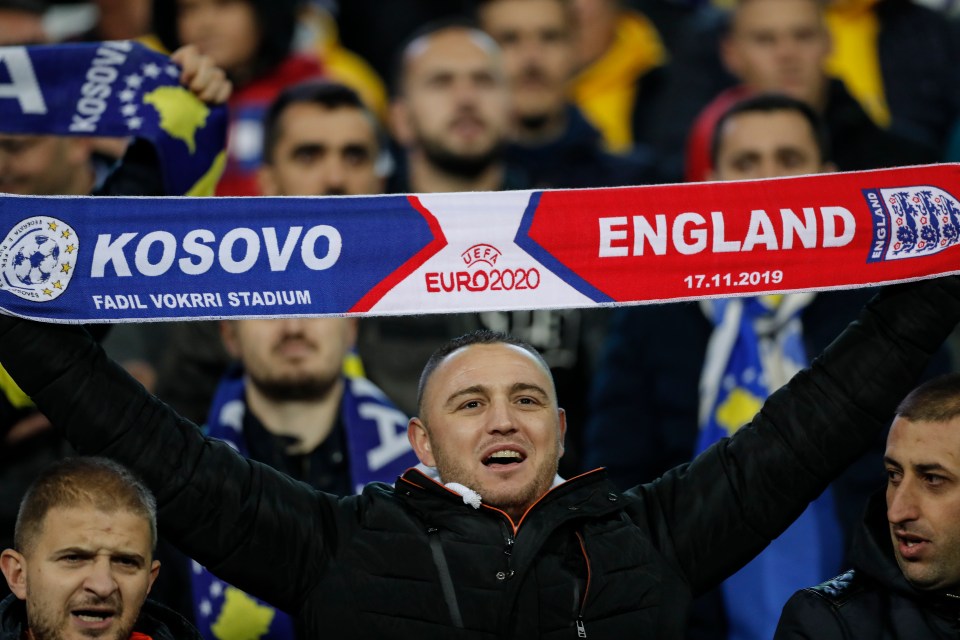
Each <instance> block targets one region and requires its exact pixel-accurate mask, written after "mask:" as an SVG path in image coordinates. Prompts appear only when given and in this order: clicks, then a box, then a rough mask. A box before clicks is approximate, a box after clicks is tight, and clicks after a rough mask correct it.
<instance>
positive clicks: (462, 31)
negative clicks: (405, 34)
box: [404, 27, 500, 78]
mask: <svg viewBox="0 0 960 640" xmlns="http://www.w3.org/2000/svg"><path fill="white" fill-rule="evenodd" d="M499 51H500V50H499V48H498V46H497V44H496V43H495V42H494V41H493V39H492V38H491V37H490V36H488V35H487V34H485V33H483V32H482V31H478V30H476V29H468V28H461V27H455V28H450V29H444V30H443V31H438V32H435V33H431V34H428V35H425V36H423V37H421V38H418V39H417V40H415V41H413V42H412V43H411V44H410V46H408V47H407V52H406V55H404V70H405V75H406V76H407V77H408V78H409V77H410V76H412V75H415V74H418V73H431V72H433V71H435V70H437V69H445V68H455V67H460V66H464V65H470V66H489V67H493V66H495V60H496V57H497V56H498V55H499Z"/></svg>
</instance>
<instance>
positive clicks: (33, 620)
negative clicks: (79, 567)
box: [25, 592, 136, 640]
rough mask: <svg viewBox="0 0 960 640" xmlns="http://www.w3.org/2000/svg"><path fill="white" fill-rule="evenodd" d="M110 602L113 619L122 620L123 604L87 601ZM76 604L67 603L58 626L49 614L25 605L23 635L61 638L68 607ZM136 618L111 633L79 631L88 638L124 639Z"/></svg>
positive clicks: (34, 639) (49, 639) (33, 639)
mask: <svg viewBox="0 0 960 640" xmlns="http://www.w3.org/2000/svg"><path fill="white" fill-rule="evenodd" d="M27 601H28V602H30V601H31V598H30V594H29V592H28V593H27ZM106 603H110V604H111V605H112V606H113V608H114V609H115V610H116V613H115V616H114V617H115V619H116V620H117V621H120V620H122V618H123V606H122V605H121V604H120V603H118V602H116V601H113V600H109V599H108V600H104V601H101V600H97V601H96V602H87V603H86V604H88V605H91V606H93V605H100V604H106ZM76 608H78V607H77V606H74V605H69V604H68V605H67V609H66V610H65V612H64V618H63V621H62V624H60V625H59V626H58V625H57V624H56V621H55V620H51V619H50V617H49V616H46V615H44V614H43V612H41V611H39V610H38V609H37V608H35V607H30V606H27V631H28V635H27V636H25V637H26V638H28V640H63V638H64V637H65V633H64V631H65V628H66V626H67V625H68V624H69V619H70V615H71V614H70V609H76ZM135 622H136V620H131V621H130V622H129V623H127V624H126V625H122V626H120V627H118V628H117V629H116V632H115V633H113V634H109V633H107V634H102V633H101V632H96V631H86V632H84V631H81V633H82V634H83V635H85V636H87V637H89V638H102V639H103V640H126V639H127V638H129V637H130V634H131V633H132V632H133V627H134V623H135Z"/></svg>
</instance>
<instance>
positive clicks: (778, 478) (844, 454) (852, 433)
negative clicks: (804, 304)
mask: <svg viewBox="0 0 960 640" xmlns="http://www.w3.org/2000/svg"><path fill="white" fill-rule="evenodd" d="M958 320H960V278H958V277H955V276H953V277H948V278H939V279H936V280H927V281H924V282H918V283H913V284H909V285H899V286H896V287H888V288H886V289H885V290H883V291H882V292H881V293H880V294H879V295H878V296H877V297H876V298H874V299H873V300H872V301H871V302H870V303H869V304H868V305H867V306H866V308H865V309H864V310H863V312H862V313H861V314H860V317H859V319H858V320H857V321H856V322H854V323H853V324H851V325H850V326H849V327H848V328H847V329H846V330H845V331H844V332H843V333H842V334H841V335H840V337H839V338H838V339H837V340H835V341H834V342H833V343H832V344H831V345H830V346H829V347H828V348H827V349H826V350H825V351H824V352H823V353H822V354H821V355H820V356H819V357H817V358H816V359H815V360H814V361H813V363H812V364H811V366H810V367H809V368H808V369H805V370H804V371H801V372H800V373H798V374H797V375H796V376H795V377H794V378H793V379H792V380H791V381H790V382H789V383H788V384H787V385H785V386H784V387H783V388H781V389H780V390H778V391H777V392H775V393H774V394H772V395H771V396H770V397H769V398H768V400H767V401H766V402H765V403H764V405H763V407H762V408H761V410H760V412H759V413H758V414H757V416H756V417H755V418H754V419H753V420H752V421H751V423H750V424H749V425H747V426H745V427H743V428H741V429H740V430H739V431H738V432H737V433H736V435H735V436H733V437H732V438H728V439H724V440H721V441H719V442H717V443H716V444H715V445H714V446H712V447H710V448H709V449H707V450H706V451H705V452H704V453H703V454H701V455H700V456H698V457H697V458H696V459H694V460H693V461H692V462H691V463H689V464H686V465H682V466H680V467H677V468H675V469H673V470H671V471H670V472H668V473H667V474H666V475H664V476H663V477H662V478H660V479H659V480H656V481H654V482H653V483H651V484H649V485H643V486H640V487H637V488H635V489H633V490H631V491H630V492H628V495H632V496H633V497H634V498H637V500H636V501H634V502H633V503H632V506H630V507H628V508H629V509H631V513H632V516H633V518H634V519H635V520H636V521H638V522H642V524H643V525H644V526H645V527H647V528H648V529H649V530H650V532H651V536H652V538H653V542H654V544H655V545H657V546H658V548H660V550H661V552H662V553H663V555H664V557H666V558H668V559H670V560H672V561H674V562H675V563H676V566H677V568H678V570H679V571H680V573H681V574H682V575H684V576H685V578H686V579H687V581H688V582H689V584H690V585H691V588H692V589H693V592H694V593H702V592H703V591H704V590H706V589H708V588H710V587H712V586H714V585H716V584H717V583H719V582H720V581H722V580H723V579H725V578H726V577H727V576H729V575H731V574H732V573H734V572H735V571H736V570H737V569H739V568H740V567H742V566H743V565H744V564H746V563H747V562H748V561H750V560H751V559H752V558H753V557H754V556H756V555H757V554H758V553H759V552H760V551H761V550H763V548H764V547H766V545H767V544H769V543H770V541H771V540H773V539H774V538H776V537H777V536H778V535H780V533H782V532H783V531H784V530H785V529H786V528H787V527H788V526H789V525H790V523H792V522H793V521H794V520H795V519H796V518H797V517H798V516H799V515H800V514H801V513H802V512H803V510H804V509H805V508H806V506H807V504H808V503H809V502H810V501H811V500H813V499H814V498H816V497H817V496H818V495H820V493H821V492H823V490H824V489H825V488H826V487H827V485H828V484H829V483H830V482H831V480H833V478H835V477H836V476H837V475H839V474H840V473H841V472H842V471H843V470H844V468H846V467H847V465H849V464H850V463H852V462H853V461H854V460H855V459H856V458H857V457H859V456H860V455H861V454H862V453H863V452H864V451H865V450H866V449H867V448H869V446H870V444H871V442H872V440H873V439H874V438H876V437H878V434H879V433H881V431H882V429H883V428H884V427H885V426H886V425H887V424H888V423H889V421H890V419H891V417H892V416H893V413H894V411H895V409H896V406H897V404H898V403H899V401H900V400H901V399H902V398H903V397H904V396H905V395H906V394H907V393H908V392H909V391H910V390H911V389H912V388H913V386H914V385H915V384H916V380H917V379H918V377H919V376H920V374H921V372H922V371H923V370H924V368H925V367H926V364H927V362H928V361H929V359H930V357H931V356H932V355H933V354H934V353H935V352H936V351H937V349H938V348H939V347H940V345H941V343H942V342H943V341H944V340H945V339H946V337H947V335H949V333H950V331H951V330H952V329H953V328H954V326H955V325H956V323H957V322H958Z"/></svg>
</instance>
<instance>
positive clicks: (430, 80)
mask: <svg viewBox="0 0 960 640" xmlns="http://www.w3.org/2000/svg"><path fill="white" fill-rule="evenodd" d="M404 62H405V64H404V72H403V78H402V84H403V96H402V98H401V99H399V100H398V101H397V102H396V103H395V104H394V108H393V113H392V122H393V125H394V133H395V135H396V137H397V140H398V141H399V142H400V143H401V144H402V145H403V146H405V147H408V148H418V149H420V150H422V151H423V153H424V154H425V155H426V156H427V158H428V159H429V160H430V161H432V162H433V164H435V165H437V166H439V167H441V168H449V169H451V170H452V171H453V172H456V173H462V174H466V175H469V174H470V173H471V171H472V172H473V173H479V172H480V171H482V170H483V169H485V168H486V167H487V166H489V165H490V163H491V162H493V160H494V159H495V158H497V157H498V155H499V149H500V146H501V145H502V143H503V140H504V137H505V135H506V131H507V122H508V118H509V111H508V110H509V102H508V93H507V87H506V82H505V81H504V78H503V74H502V70H501V67H500V65H501V60H500V56H499V53H498V51H497V50H496V46H495V44H494V43H493V42H492V41H490V40H489V39H488V38H487V36H486V35H485V34H482V33H478V32H475V31H473V30H469V29H463V28H458V27H457V28H450V29H446V30H444V31H440V32H437V33H434V34H432V35H430V36H427V37H425V38H423V39H421V40H419V41H417V42H416V43H414V44H413V45H411V46H410V48H409V50H408V52H407V55H406V58H405V61H404Z"/></svg>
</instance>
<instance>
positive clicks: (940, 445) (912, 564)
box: [884, 417, 960, 589]
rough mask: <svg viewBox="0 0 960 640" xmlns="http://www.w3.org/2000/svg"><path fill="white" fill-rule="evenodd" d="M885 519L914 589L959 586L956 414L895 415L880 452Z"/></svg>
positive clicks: (959, 422) (959, 436)
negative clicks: (945, 418) (943, 417)
mask: <svg viewBox="0 0 960 640" xmlns="http://www.w3.org/2000/svg"><path fill="white" fill-rule="evenodd" d="M884 462H885V465H886V468H887V475H888V478H889V481H888V483H887V520H888V521H889V522H890V537H891V539H892V541H893V551H894V555H895V556H896V558H897V564H899V565H900V570H901V571H903V575H904V577H906V579H907V580H908V581H910V583H911V584H913V585H914V586H915V587H917V588H919V589H944V588H956V587H957V586H958V585H960V418H954V419H953V420H951V421H949V422H911V421H910V420H905V419H903V418H900V417H898V418H897V419H896V420H894V422H893V426H892V427H891V428H890V435H889V436H888V437H887V451H886V454H885V456H884Z"/></svg>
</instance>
